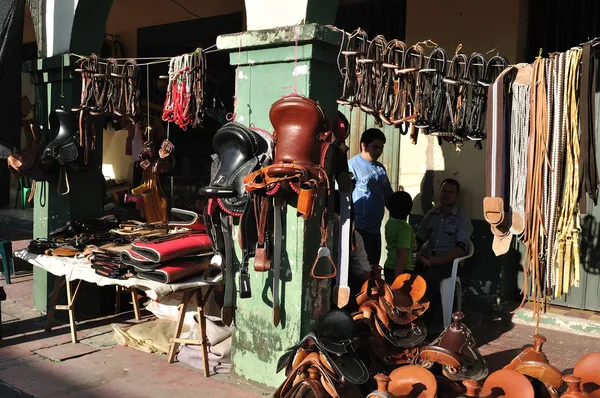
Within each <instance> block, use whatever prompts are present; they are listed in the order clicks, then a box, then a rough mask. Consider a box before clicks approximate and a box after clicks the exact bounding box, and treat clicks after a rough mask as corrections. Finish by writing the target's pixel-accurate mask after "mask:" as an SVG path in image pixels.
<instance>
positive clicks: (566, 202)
mask: <svg viewBox="0 0 600 398" xmlns="http://www.w3.org/2000/svg"><path fill="white" fill-rule="evenodd" d="M580 60H581V49H573V50H569V51H568V52H567V54H566V65H565V106H564V118H565V141H566V145H565V155H566V156H565V157H566V159H565V160H566V162H565V170H564V177H563V187H564V190H563V193H562V206H561V213H560V218H559V220H558V225H557V232H556V235H557V236H556V242H557V244H556V245H555V247H554V256H553V257H554V259H555V263H554V264H553V265H554V270H553V273H554V275H556V284H555V289H554V296H555V297H560V296H562V295H563V293H568V292H569V287H570V286H571V285H576V286H577V285H579V234H580V230H581V229H580V227H579V218H580V211H579V153H580V148H579V108H578V88H579V87H578V86H579V62H580Z"/></svg>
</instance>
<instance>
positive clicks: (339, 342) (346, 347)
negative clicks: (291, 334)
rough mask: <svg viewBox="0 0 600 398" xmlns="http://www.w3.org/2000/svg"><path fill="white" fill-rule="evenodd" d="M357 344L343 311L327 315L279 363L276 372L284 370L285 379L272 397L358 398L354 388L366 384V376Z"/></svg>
mask: <svg viewBox="0 0 600 398" xmlns="http://www.w3.org/2000/svg"><path fill="white" fill-rule="evenodd" d="M359 344H360V337H359V335H358V333H357V331H356V327H355V323H354V321H353V320H352V317H351V316H350V315H349V314H348V313H346V312H344V311H342V310H337V309H335V310H331V311H329V312H328V313H327V314H325V315H324V316H323V317H321V318H320V319H319V321H318V322H317V325H316V328H315V330H314V331H313V332H310V333H308V334H307V335H306V336H305V337H304V338H303V339H302V341H300V342H299V343H298V344H296V345H295V346H294V347H292V348H290V349H288V350H287V351H286V352H285V353H284V354H283V355H282V356H281V358H280V359H279V362H278V363H277V372H278V373H279V372H280V371H282V370H283V369H285V370H286V371H285V374H286V376H287V378H286V379H285V381H284V382H283V383H282V384H281V386H280V387H279V388H278V389H277V391H275V394H274V395H273V396H274V397H275V398H288V397H300V396H303V397H304V396H312V395H310V394H311V393H312V394H313V395H314V396H316V397H360V396H361V394H360V391H359V390H358V387H357V385H360V384H364V383H366V382H367V381H368V380H369V373H368V370H367V368H366V366H365V364H364V363H363V361H362V360H361V359H359V358H358V356H357V353H356V350H357V348H358V346H359Z"/></svg>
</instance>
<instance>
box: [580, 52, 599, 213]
mask: <svg viewBox="0 0 600 398" xmlns="http://www.w3.org/2000/svg"><path fill="white" fill-rule="evenodd" d="M582 49H583V54H582V63H581V85H580V88H581V92H580V101H581V112H580V118H581V135H580V137H579V146H580V148H581V153H580V155H581V157H580V158H579V181H580V185H579V187H580V190H579V196H580V208H581V211H582V213H586V194H587V195H589V197H590V199H592V201H593V202H594V206H596V205H597V204H598V183H599V181H598V165H597V163H596V143H595V141H594V132H595V131H594V130H595V129H594V127H595V120H596V104H595V102H596V101H595V96H596V90H595V87H596V68H595V66H596V57H595V55H594V50H593V48H592V43H591V42H588V43H585V44H584V45H583V48H582Z"/></svg>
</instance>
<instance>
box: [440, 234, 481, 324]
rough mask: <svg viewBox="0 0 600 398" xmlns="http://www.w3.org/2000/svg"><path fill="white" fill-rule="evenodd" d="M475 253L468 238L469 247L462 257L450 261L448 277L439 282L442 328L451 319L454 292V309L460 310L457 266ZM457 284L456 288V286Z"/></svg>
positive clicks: (460, 299) (460, 294) (459, 286)
mask: <svg viewBox="0 0 600 398" xmlns="http://www.w3.org/2000/svg"><path fill="white" fill-rule="evenodd" d="M473 253H475V247H474V246H473V242H471V241H470V240H469V247H468V250H467V254H466V255H465V256H464V257H459V258H457V259H455V260H454V262H453V263H452V274H451V275H450V278H447V279H444V280H443V281H441V282H440V296H441V298H442V317H443V321H444V328H447V327H448V326H449V325H450V322H451V319H452V309H453V306H454V294H455V293H456V296H457V303H456V310H457V311H460V310H461V302H462V284H461V282H460V278H459V277H458V276H456V274H457V273H458V266H459V265H460V264H462V263H463V262H464V261H465V260H466V259H468V258H469V257H472V256H473ZM457 285H458V289H457V288H456V286H457Z"/></svg>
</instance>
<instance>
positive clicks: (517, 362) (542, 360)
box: [504, 334, 562, 397]
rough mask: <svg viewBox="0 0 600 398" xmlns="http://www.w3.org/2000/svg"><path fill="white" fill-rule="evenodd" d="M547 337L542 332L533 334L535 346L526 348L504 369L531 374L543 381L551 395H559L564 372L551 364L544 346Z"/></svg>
mask: <svg viewBox="0 0 600 398" xmlns="http://www.w3.org/2000/svg"><path fill="white" fill-rule="evenodd" d="M545 342H546V338H545V337H544V336H542V335H541V334H536V335H534V336H533V346H532V347H527V348H525V349H524V350H523V351H522V352H521V353H519V355H517V356H516V357H515V358H514V359H513V360H512V361H511V362H510V363H509V364H508V365H506V366H505V367H504V369H508V370H514V371H516V372H518V373H521V374H522V375H525V376H529V377H531V378H533V379H535V380H538V381H539V382H541V383H543V384H544V386H545V387H546V388H547V389H548V395H549V396H550V397H558V390H559V389H560V387H561V386H562V374H561V372H560V371H559V370H558V369H557V368H556V367H554V366H552V365H550V363H549V362H548V358H547V357H546V354H544V352H543V351H542V346H543V345H544V343H545Z"/></svg>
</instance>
